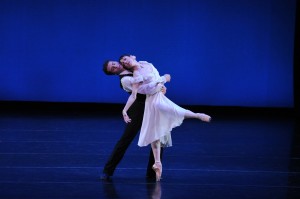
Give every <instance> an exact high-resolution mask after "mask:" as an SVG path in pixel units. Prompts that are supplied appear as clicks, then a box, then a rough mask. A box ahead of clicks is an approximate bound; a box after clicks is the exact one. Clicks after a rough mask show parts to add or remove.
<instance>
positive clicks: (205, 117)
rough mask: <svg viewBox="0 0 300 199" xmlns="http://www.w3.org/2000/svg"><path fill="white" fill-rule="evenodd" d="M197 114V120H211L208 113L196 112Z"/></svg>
mask: <svg viewBox="0 0 300 199" xmlns="http://www.w3.org/2000/svg"><path fill="white" fill-rule="evenodd" d="M197 116H198V117H197V118H198V119H199V120H202V121H204V122H210V120H211V117H210V116H209V115H206V114H204V113H197Z"/></svg>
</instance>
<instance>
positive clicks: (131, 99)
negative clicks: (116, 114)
mask: <svg viewBox="0 0 300 199" xmlns="http://www.w3.org/2000/svg"><path fill="white" fill-rule="evenodd" d="M138 87H139V85H138V84H133V85H132V92H131V95H130V96H129V98H128V100H127V102H126V105H125V107H124V109H123V111H122V114H123V118H124V121H125V122H126V123H129V122H131V119H130V118H129V116H128V115H127V111H128V109H129V108H130V107H131V105H132V104H133V102H134V101H135V100H136V95H137V89H138Z"/></svg>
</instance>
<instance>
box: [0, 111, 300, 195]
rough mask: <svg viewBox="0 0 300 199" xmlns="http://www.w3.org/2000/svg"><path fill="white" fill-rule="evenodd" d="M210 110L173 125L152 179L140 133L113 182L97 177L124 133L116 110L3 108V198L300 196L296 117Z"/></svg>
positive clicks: (0, 115)
mask: <svg viewBox="0 0 300 199" xmlns="http://www.w3.org/2000/svg"><path fill="white" fill-rule="evenodd" d="M207 113H208V114H210V115H211V116H212V117H213V121H212V122H211V123H204V122H200V121H198V120H185V121H184V123H183V125H182V126H180V127H178V128H176V129H174V130H173V134H172V136H173V147H171V148H167V149H165V151H164V158H163V168H164V170H163V176H162V177H163V179H162V181H161V182H160V183H155V182H148V181H146V180H145V173H146V166H147V161H148V154H149V147H144V148H139V147H138V146H137V137H136V139H135V140H134V142H133V143H132V145H131V146H130V148H129V149H128V151H127V153H126V154H125V157H124V159H123V160H122V162H121V163H120V165H119V166H118V168H117V170H116V172H115V175H114V176H113V179H112V181H111V182H102V181H101V180H100V178H99V177H100V174H101V172H102V168H103V165H104V163H105V161H106V160H107V158H108V156H109V154H110V152H111V151H112V149H113V147H114V144H115V143H116V141H117V139H118V138H119V137H120V135H121V133H122V131H123V127H124V123H123V121H122V118H121V117H120V116H121V115H120V114H119V112H118V113H116V112H112V113H111V114H107V112H106V111H103V112H101V110H98V111H97V112H93V114H90V113H89V111H72V110H68V111H64V112H63V111H51V110H50V111H49V110H48V111H46V112H38V111H11V112H10V111H9V110H5V111H2V112H1V113H0V168H1V169H0V198H1V199H2V198H3V199H10V198H16V199H20V198H22V199H23V198H39V199H42V198H43V199H44V198H64V199H66V198H72V199H73V198H85V199H90V198H97V199H102V198H129V199H135V198H136V199H143V198H155V199H158V198H162V199H163V198H166V199H177V198H178V199H190V198H197V199H200V198H201V199H205V198H211V199H218V198H222V199H223V198H229V199H244V198H263V199H271V198H272V199H273V198H278V199H283V198H289V199H292V198H295V199H296V198H297V199H299V198H300V159H299V158H300V143H299V134H297V133H296V132H297V129H298V127H297V126H296V124H295V120H294V116H293V114H286V113H282V112H276V111H272V114H261V113H260V112H259V111H258V112H257V113H255V112H251V114H248V113H243V112H242V111H240V112H239V113H236V114H235V113H232V112H231V114H226V113H224V112H223V113H222V112H218V113H217V112H214V111H213V110H211V111H209V112H207ZM298 130H299V129H298Z"/></svg>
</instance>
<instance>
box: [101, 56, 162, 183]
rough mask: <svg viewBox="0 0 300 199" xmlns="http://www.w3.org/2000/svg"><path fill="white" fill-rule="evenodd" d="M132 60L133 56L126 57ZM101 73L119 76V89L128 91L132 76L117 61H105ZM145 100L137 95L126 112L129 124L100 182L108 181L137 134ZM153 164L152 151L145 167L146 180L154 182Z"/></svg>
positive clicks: (107, 163)
mask: <svg viewBox="0 0 300 199" xmlns="http://www.w3.org/2000/svg"><path fill="white" fill-rule="evenodd" d="M128 56H131V57H133V58H135V56H133V55H128ZM103 72H104V73H105V74H106V75H119V77H120V81H121V83H120V85H121V88H127V90H128V89H129V90H130V87H131V86H130V82H129V81H126V76H132V73H131V72H130V71H127V70H126V69H124V68H123V66H122V65H121V64H120V63H119V62H117V61H106V62H105V63H104V64H103ZM162 92H164V93H165V92H166V88H165V87H164V88H163V90H162ZM145 100H146V95H142V94H137V99H136V100H135V102H134V103H133V104H132V106H131V107H130V109H129V110H128V112H127V114H128V116H129V117H130V118H131V122H130V123H127V124H126V127H125V130H124V132H123V135H122V136H121V138H120V139H119V141H118V142H117V143H116V145H115V147H114V150H113V152H112V154H111V156H110V158H109V159H108V161H107V162H106V164H105V166H104V169H103V174H102V176H101V179H102V180H109V179H110V177H111V176H112V175H113V174H114V171H115V169H116V167H117V165H118V164H119V162H120V161H121V160H122V158H123V156H124V154H125V152H126V150H127V148H128V147H129V145H130V144H131V142H132V141H133V139H134V138H135V136H136V135H137V134H138V132H139V130H140V129H141V126H142V122H143V115H144V108H145ZM162 153H163V148H162V149H161V156H162ZM161 158H162V157H161ZM153 164H154V157H153V152H152V149H151V150H150V155H149V161H148V166H147V172H146V178H147V179H150V180H155V172H154V171H153V170H152V165H153Z"/></svg>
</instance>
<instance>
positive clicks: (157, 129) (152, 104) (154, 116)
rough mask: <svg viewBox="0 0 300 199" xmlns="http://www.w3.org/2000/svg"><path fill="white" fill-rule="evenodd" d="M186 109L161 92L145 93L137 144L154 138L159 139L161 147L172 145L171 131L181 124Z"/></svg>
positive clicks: (150, 141) (145, 144) (148, 141)
mask: <svg viewBox="0 0 300 199" xmlns="http://www.w3.org/2000/svg"><path fill="white" fill-rule="evenodd" d="M186 111H187V110H186V109H184V108H182V107H180V106H178V105H177V104H175V103H174V102H172V101H171V100H169V99H168V98H167V97H166V96H165V95H164V94H163V93H162V92H157V93H155V94H154V95H147V98H146V102H145V111H144V118H143V123H142V128H141V132H140V136H139V141H138V146H140V147H142V146H147V145H148V144H150V143H152V142H154V141H155V140H160V142H161V145H162V146H163V147H169V146H172V139H171V131H172V129H173V128H174V127H177V126H180V125H181V124H182V122H183V120H184V115H185V113H186Z"/></svg>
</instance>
